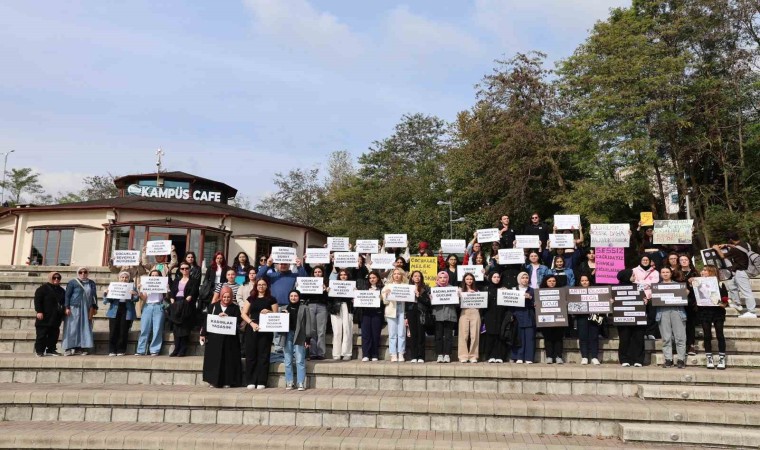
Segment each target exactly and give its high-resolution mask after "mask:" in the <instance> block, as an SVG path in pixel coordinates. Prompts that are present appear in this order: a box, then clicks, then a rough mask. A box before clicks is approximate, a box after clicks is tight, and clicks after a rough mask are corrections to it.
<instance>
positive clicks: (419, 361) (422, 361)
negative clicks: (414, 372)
mask: <svg viewBox="0 0 760 450" xmlns="http://www.w3.org/2000/svg"><path fill="white" fill-rule="evenodd" d="M417 364H425V360H424V359H418V360H417Z"/></svg>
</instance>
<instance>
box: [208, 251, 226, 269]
mask: <svg viewBox="0 0 760 450" xmlns="http://www.w3.org/2000/svg"><path fill="white" fill-rule="evenodd" d="M220 255H221V256H222V266H221V267H222V269H224V268H225V267H227V258H225V257H224V253H222V252H216V253H214V257H213V258H212V259H211V270H213V271H214V272H216V271H217V270H219V266H217V265H216V257H217V256H220Z"/></svg>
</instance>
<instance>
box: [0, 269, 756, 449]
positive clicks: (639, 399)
mask: <svg viewBox="0 0 760 450" xmlns="http://www.w3.org/2000/svg"><path fill="white" fill-rule="evenodd" d="M51 269H52V268H44V267H28V266H24V267H10V266H0V419H2V421H0V447H1V448H177V447H182V448H193V447H195V446H197V447H201V446H203V447H204V448H221V447H226V448H249V447H250V448H254V447H256V448H436V449H437V448H579V449H580V448H608V449H609V448H615V447H621V446H631V447H642V448H652V447H660V446H670V447H677V448H687V447H733V448H757V447H760V408H758V404H760V319H739V318H737V317H736V312H735V311H733V310H729V311H728V313H729V317H728V319H727V321H726V337H727V340H728V355H729V356H728V366H729V368H728V370H725V371H717V370H708V369H706V368H704V355H703V353H702V348H701V339H699V338H698V339H697V343H698V349H699V354H698V355H697V356H694V357H689V358H688V365H687V367H686V369H684V370H678V369H675V368H673V369H663V368H661V367H659V366H658V365H657V364H658V363H660V362H661V359H662V358H661V354H660V353H659V350H660V348H661V343H660V342H659V341H658V342H653V341H647V359H648V361H649V362H650V364H649V365H647V366H645V367H643V368H623V367H621V366H619V365H618V364H616V363H615V362H616V359H617V358H616V350H617V345H618V340H617V335H616V333H615V330H614V328H612V329H611V330H610V338H609V339H605V340H603V341H602V358H601V359H602V360H603V362H604V364H602V365H601V366H581V365H579V364H578V362H579V360H580V354H579V352H578V344H577V340H575V339H567V340H566V342H565V353H566V361H568V363H567V364H564V365H560V366H558V365H546V364H542V363H537V364H532V365H525V364H522V365H518V364H513V363H509V364H486V363H479V364H460V363H452V364H435V363H431V362H429V363H426V364H413V363H409V362H406V363H391V362H387V361H380V362H374V363H371V362H370V363H362V362H360V361H358V360H353V361H350V362H335V361H332V360H327V361H319V362H309V363H308V365H307V384H308V387H309V389H307V390H306V391H303V392H298V391H286V390H285V389H284V376H283V372H284V370H283V367H282V364H280V363H276V364H272V367H271V372H270V382H269V386H272V387H273V388H270V389H266V390H253V391H251V390H246V389H212V388H209V387H208V386H207V385H206V383H204V382H203V381H202V376H201V369H202V365H203V361H202V357H201V356H191V357H187V358H168V357H166V356H163V355H166V354H168V352H169V350H170V347H171V345H170V344H168V342H170V339H169V338H170V335H169V334H168V333H167V334H166V335H165V342H167V344H165V345H164V347H163V349H162V356H159V357H136V356H124V357H108V356H106V353H107V338H108V331H107V330H108V320H107V319H106V318H105V317H104V315H105V312H104V311H105V309H104V308H101V312H100V313H99V314H98V315H97V316H96V317H95V319H94V327H95V341H96V346H97V348H96V351H95V353H96V354H95V355H88V356H72V357H58V358H56V357H45V358H38V357H36V356H35V355H34V352H33V344H34V337H35V330H34V310H33V295H34V290H35V289H36V288H37V287H38V286H39V285H40V284H41V283H43V282H44V281H46V276H47V273H48V272H49V271H50V270H51ZM54 269H55V270H57V271H59V272H61V273H62V274H63V278H64V282H65V281H67V280H68V279H71V278H73V277H74V276H75V270H74V268H69V267H56V268H54ZM90 277H91V278H93V279H94V280H95V281H96V283H98V286H99V291H100V292H102V291H103V290H104V289H105V288H106V286H107V284H108V282H109V281H112V280H114V279H115V276H114V275H113V274H111V273H110V272H109V271H108V270H107V269H105V268H95V269H90ZM753 289H754V290H755V291H756V296H757V297H758V298H760V280H753ZM138 329H139V323H138V322H137V321H136V322H135V324H134V326H133V330H132V331H131V332H130V347H129V352H130V353H134V348H135V343H136V340H137V334H138V332H137V330H138ZM355 334H358V333H355ZM700 334H701V331H700ZM192 340H193V342H194V344H193V345H192V346H191V352H192V354H193V355H201V354H202V352H203V348H202V347H200V346H198V345H197V344H196V343H197V336H194V337H193V338H192ZM327 341H328V356H331V346H330V345H329V343H330V341H331V339H330V336H328V340H327ZM354 343H355V345H354V349H355V351H354V353H355V354H354V356H355V357H357V358H361V339H360V338H359V337H355V338H354ZM713 346H714V348H715V349H717V343H713ZM381 351H383V352H384V353H385V354H386V355H387V336H385V330H384V331H383V340H382V348H381ZM427 353H428V359H433V357H434V355H433V352H432V339H431V338H429V339H428V351H427ZM543 358H544V355H543V342H542V340H540V339H539V343H538V356H537V360H540V361H543Z"/></svg>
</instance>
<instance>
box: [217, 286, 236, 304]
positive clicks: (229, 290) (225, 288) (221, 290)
mask: <svg viewBox="0 0 760 450" xmlns="http://www.w3.org/2000/svg"><path fill="white" fill-rule="evenodd" d="M227 292H229V293H230V303H232V301H233V300H234V299H235V294H233V293H232V289H231V288H230V287H229V286H222V288H221V289H220V290H219V302H220V303H221V301H222V299H223V298H224V294H225V293H227Z"/></svg>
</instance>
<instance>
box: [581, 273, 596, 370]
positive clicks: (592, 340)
mask: <svg viewBox="0 0 760 450" xmlns="http://www.w3.org/2000/svg"><path fill="white" fill-rule="evenodd" d="M580 286H581V287H584V288H587V287H589V286H591V275H589V274H587V273H583V274H581V276H580ZM575 323H576V324H577V325H578V342H579V344H580V348H581V364H582V365H586V364H588V363H589V360H591V364H593V365H595V366H598V365H599V364H601V362H600V361H599V326H600V324H599V322H597V321H596V320H593V319H592V318H591V314H577V315H576V316H575Z"/></svg>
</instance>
